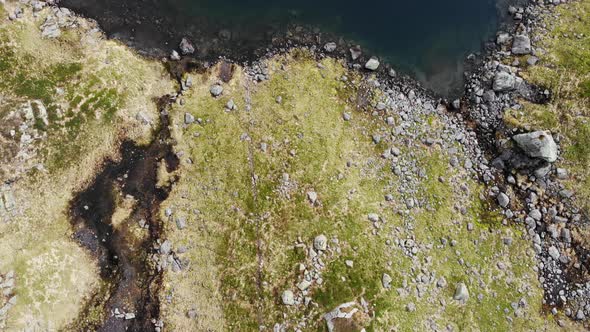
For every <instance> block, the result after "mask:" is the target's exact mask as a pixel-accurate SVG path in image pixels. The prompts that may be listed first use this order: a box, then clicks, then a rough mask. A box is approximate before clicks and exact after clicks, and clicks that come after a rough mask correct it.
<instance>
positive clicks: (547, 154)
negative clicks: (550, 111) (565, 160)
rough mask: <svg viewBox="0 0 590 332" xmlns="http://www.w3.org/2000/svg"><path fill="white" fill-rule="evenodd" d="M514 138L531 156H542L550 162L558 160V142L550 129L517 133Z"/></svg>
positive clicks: (541, 157)
mask: <svg viewBox="0 0 590 332" xmlns="http://www.w3.org/2000/svg"><path fill="white" fill-rule="evenodd" d="M512 139H513V140H514V141H515V142H516V144H518V146H519V147H520V148H521V149H522V150H523V151H524V153H526V154H527V155H528V156H529V157H533V158H540V159H543V160H545V161H548V162H550V163H552V162H555V161H556V160H557V144H555V141H554V140H553V136H551V133H549V132H548V131H535V132H531V133H526V134H520V135H515V136H513V137H512Z"/></svg>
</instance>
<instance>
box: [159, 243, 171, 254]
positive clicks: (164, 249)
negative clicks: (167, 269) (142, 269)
mask: <svg viewBox="0 0 590 332" xmlns="http://www.w3.org/2000/svg"><path fill="white" fill-rule="evenodd" d="M171 250H172V243H170V241H168V240H166V241H164V242H163V243H162V244H161V245H160V254H162V255H168V254H169V253H170V251H171Z"/></svg>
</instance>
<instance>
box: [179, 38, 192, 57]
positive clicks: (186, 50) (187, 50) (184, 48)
mask: <svg viewBox="0 0 590 332" xmlns="http://www.w3.org/2000/svg"><path fill="white" fill-rule="evenodd" d="M178 47H179V48H180V52H182V54H184V55H188V54H193V53H195V47H194V46H193V44H192V43H191V41H190V40H188V38H186V37H185V38H182V40H181V41H180V45H179V46H178Z"/></svg>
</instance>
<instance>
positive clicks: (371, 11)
mask: <svg viewBox="0 0 590 332" xmlns="http://www.w3.org/2000/svg"><path fill="white" fill-rule="evenodd" d="M61 3H62V5H64V6H66V7H71V8H73V9H76V10H77V11H79V12H81V13H83V14H86V15H88V16H90V17H93V18H95V19H97V20H98V21H99V23H101V25H102V26H103V28H104V29H105V30H106V31H107V33H109V34H111V35H112V36H116V37H119V38H122V39H126V40H128V41H131V42H133V43H135V44H136V45H138V46H139V47H140V48H144V49H150V50H152V51H153V49H160V50H164V49H170V48H172V47H174V46H176V43H177V42H178V39H179V37H181V36H183V35H188V36H191V37H192V38H193V39H194V41H195V44H196V45H197V48H200V51H201V52H200V54H199V55H201V56H208V57H209V58H211V57H215V56H217V55H224V56H229V57H233V58H236V57H238V58H241V59H247V58H251V56H252V54H254V53H255V52H256V50H260V49H261V48H264V47H265V46H267V45H269V44H270V40H271V39H272V38H273V37H275V36H277V35H278V34H282V35H284V31H285V29H286V27H287V26H288V25H289V24H305V25H310V26H314V27H318V28H320V29H321V31H322V32H328V33H333V34H335V35H338V36H343V37H344V38H345V39H347V40H354V41H355V42H356V43H358V44H360V45H361V46H363V48H364V49H367V50H370V52H371V54H376V55H378V56H379V57H380V58H382V59H385V60H386V61H387V62H389V63H391V64H392V65H393V66H394V67H395V68H397V69H398V70H402V71H405V72H409V73H412V74H413V76H414V77H416V78H418V79H419V80H420V81H422V82H423V83H425V84H426V85H427V86H428V87H430V88H433V89H434V90H438V91H439V92H442V93H444V92H445V90H448V88H449V87H450V86H457V85H460V82H461V79H462V77H461V76H462V67H461V64H462V62H463V59H464V58H465V56H466V55H467V54H469V53H471V52H476V51H478V50H480V49H481V45H482V42H483V41H484V40H486V39H487V38H489V37H490V36H491V35H492V34H493V33H494V31H495V29H496V25H497V12H498V10H497V8H496V1H495V0H446V1H441V0H406V1H399V0H373V1H370V2H368V1H367V2H360V1H346V0H339V1H337V0H299V1H287V0H274V1H268V0H126V1H123V0H101V1H97V0H62V2H61ZM222 30H225V31H226V32H229V35H231V38H230V39H229V40H224V38H223V37H224V36H223V34H222V35H220V31H222ZM220 36H221V37H220ZM227 36H228V35H227V34H226V35H225V37H227ZM325 41H328V40H325ZM322 42H323V41H322ZM166 43H169V44H168V45H166ZM205 45H206V46H205ZM220 45H224V46H223V47H221V46H220Z"/></svg>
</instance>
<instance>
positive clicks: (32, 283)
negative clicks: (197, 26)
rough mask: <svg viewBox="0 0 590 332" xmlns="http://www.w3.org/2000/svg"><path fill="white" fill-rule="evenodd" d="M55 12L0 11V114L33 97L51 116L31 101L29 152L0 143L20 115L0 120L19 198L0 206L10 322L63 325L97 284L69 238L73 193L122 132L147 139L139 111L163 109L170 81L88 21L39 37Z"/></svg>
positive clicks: (0, 255)
mask: <svg viewBox="0 0 590 332" xmlns="http://www.w3.org/2000/svg"><path fill="white" fill-rule="evenodd" d="M13 5H14V4H13V3H12V2H10V1H9V2H8V3H7V4H6V6H8V7H9V8H10V10H13V9H14V8H13V7H12V6H13ZM0 7H1V6H0ZM49 12H50V9H46V10H43V11H42V12H41V13H40V15H39V17H33V16H32V15H31V12H30V10H29V9H28V8H27V9H26V11H25V15H24V17H23V18H22V19H19V20H18V21H9V20H8V18H7V15H6V14H5V13H4V12H3V13H2V15H1V18H0V73H1V74H0V75H1V76H2V80H1V82H0V118H2V119H5V118H6V117H7V116H9V115H10V114H11V113H14V112H19V110H20V109H21V108H22V107H23V105H24V104H27V103H31V102H33V103H34V104H35V105H38V103H41V104H42V105H43V106H44V107H45V108H46V110H47V120H48V121H47V123H46V122H45V121H42V119H41V118H40V117H38V113H37V110H34V114H35V117H36V118H35V119H34V121H33V128H29V129H27V130H29V131H30V132H31V133H36V134H38V135H37V136H38V137H39V139H38V140H36V141H34V142H32V143H31V148H32V149H31V150H28V151H32V152H33V153H32V158H31V159H29V160H24V161H23V160H20V159H19V158H17V157H15V155H13V154H11V153H6V154H4V152H6V150H2V149H3V148H5V147H7V146H12V145H11V144H12V143H11V142H12V141H10V140H11V138H10V135H9V134H7V133H9V131H10V130H11V129H14V130H16V132H17V133H18V134H17V137H15V138H14V140H18V139H19V135H20V133H19V131H18V126H19V125H20V124H21V123H20V122H18V123H15V122H13V121H12V120H11V121H2V123H0V133H1V134H2V144H1V148H0V152H2V153H0V157H1V158H2V159H1V161H0V163H1V165H2V171H1V172H0V178H1V179H2V182H5V181H8V180H10V182H11V184H10V185H9V186H6V188H3V190H8V191H9V192H10V193H12V196H14V198H15V203H16V204H15V208H14V209H13V210H11V211H5V210H4V209H3V207H0V208H2V209H0V271H3V272H6V271H10V270H14V271H15V281H16V289H15V294H16V296H17V304H16V306H15V307H14V308H12V309H11V310H10V312H9V320H8V321H7V328H8V330H11V331H12V330H14V331H22V330H27V329H28V330H35V331H47V330H58V329H60V328H62V327H64V326H66V325H67V324H68V323H70V322H71V321H72V320H73V319H75V318H76V317H77V314H78V311H79V309H80V308H81V306H83V305H84V301H85V297H86V296H87V295H89V294H91V293H92V291H93V289H95V287H98V282H99V276H98V271H97V269H96V263H95V262H94V260H93V259H92V258H91V257H90V256H89V255H88V253H87V252H85V251H84V250H83V249H82V248H81V247H80V246H78V245H77V243H76V242H75V241H74V240H72V239H71V232H72V231H71V226H70V221H69V220H68V216H67V211H68V202H69V200H70V199H71V197H72V195H73V193H74V192H76V191H77V190H79V189H80V188H81V186H83V185H84V184H85V183H86V182H87V181H89V180H90V179H91V178H92V176H93V175H94V172H95V170H96V168H97V167H98V166H99V165H101V163H102V160H103V159H104V158H105V157H107V156H110V157H114V156H113V154H114V153H115V152H116V151H117V150H118V149H117V144H118V141H119V140H120V138H119V136H120V135H121V134H125V136H126V137H128V138H130V139H137V140H143V141H147V140H149V139H150V135H151V128H150V126H142V125H141V124H139V123H138V122H137V121H136V120H135V115H136V113H137V112H139V111H143V112H144V113H145V114H146V116H151V117H152V118H154V119H157V112H156V106H155V103H154V102H153V100H152V98H155V97H158V96H160V95H162V94H165V93H168V92H169V91H171V90H173V88H174V85H173V83H172V82H171V81H170V80H169V79H168V77H167V76H166V73H165V70H164V68H163V66H161V65H160V64H158V63H156V62H150V61H147V60H142V59H140V58H139V57H138V56H137V55H135V54H134V53H133V52H132V51H130V50H129V49H127V48H126V47H124V46H122V45H120V44H118V43H116V42H113V41H106V40H105V39H104V38H103V36H102V35H101V34H100V33H99V32H97V31H95V30H94V31H93V30H92V28H94V27H93V26H92V24H90V23H89V22H87V21H84V20H80V21H79V22H78V24H79V27H77V28H75V29H69V30H68V29H64V30H63V34H62V36H61V37H59V38H57V39H45V38H42V37H41V31H40V28H39V26H40V25H41V24H42V23H43V21H44V18H45V16H46V15H49ZM21 120H22V119H20V118H19V119H18V121H21ZM35 131H36V132H35ZM34 165H37V166H38V165H43V166H42V167H32V166H34ZM39 169H40V170H39Z"/></svg>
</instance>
